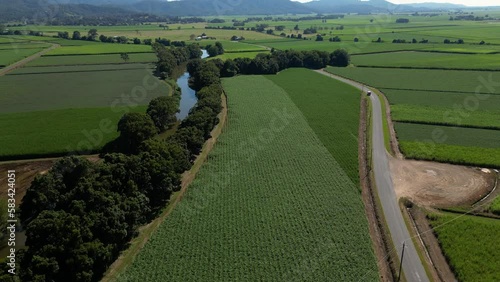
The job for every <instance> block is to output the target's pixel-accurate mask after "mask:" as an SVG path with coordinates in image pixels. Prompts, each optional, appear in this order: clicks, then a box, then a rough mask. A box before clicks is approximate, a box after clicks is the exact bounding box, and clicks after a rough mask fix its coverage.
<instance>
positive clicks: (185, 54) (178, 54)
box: [152, 40, 202, 79]
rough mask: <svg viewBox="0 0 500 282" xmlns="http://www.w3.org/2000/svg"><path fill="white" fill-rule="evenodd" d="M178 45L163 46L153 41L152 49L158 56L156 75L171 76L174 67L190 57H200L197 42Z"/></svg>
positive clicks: (200, 53)
mask: <svg viewBox="0 0 500 282" xmlns="http://www.w3.org/2000/svg"><path fill="white" fill-rule="evenodd" d="M169 45H170V43H169ZM178 45H180V46H179V47H168V48H167V47H165V45H164V44H162V43H160V42H158V40H157V42H155V43H153V44H152V47H153V50H154V51H155V53H156V56H157V57H158V62H157V63H156V75H158V76H160V77H161V78H163V79H165V78H167V77H170V76H172V74H173V72H174V70H175V68H176V67H178V66H180V65H182V64H184V63H186V62H187V61H188V60H190V59H196V58H200V57H201V55H202V52H201V49H200V47H199V45H198V44H191V45H188V46H185V44H178Z"/></svg>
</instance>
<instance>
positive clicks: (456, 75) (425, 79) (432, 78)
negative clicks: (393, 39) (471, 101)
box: [327, 67, 500, 94]
mask: <svg viewBox="0 0 500 282" xmlns="http://www.w3.org/2000/svg"><path fill="white" fill-rule="evenodd" d="M327 71H329V72H331V73H334V74H338V75H341V76H344V77H347V78H350V79H353V80H356V81H361V82H363V83H366V84H368V85H371V86H374V87H377V88H380V89H382V90H384V89H409V90H429V91H433V90H434V91H445V92H461V93H475V91H476V89H477V88H478V87H481V88H480V89H479V90H480V91H479V92H478V93H482V94H490V93H492V94H500V87H492V89H491V90H492V91H491V92H490V90H489V89H488V88H486V86H485V85H484V84H483V81H486V82H488V81H490V82H496V81H500V72H482V71H457V70H419V69H383V68H353V67H351V68H334V67H328V68H327ZM444 78H445V79H444Z"/></svg>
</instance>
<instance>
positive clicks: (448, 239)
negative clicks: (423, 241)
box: [430, 213, 500, 282]
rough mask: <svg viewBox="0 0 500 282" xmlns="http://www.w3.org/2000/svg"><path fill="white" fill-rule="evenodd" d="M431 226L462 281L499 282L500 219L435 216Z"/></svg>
mask: <svg viewBox="0 0 500 282" xmlns="http://www.w3.org/2000/svg"><path fill="white" fill-rule="evenodd" d="M430 218H431V220H430V222H431V225H432V226H433V227H434V231H435V232H436V233H437V236H438V240H439V243H440V245H441V248H442V250H443V252H444V254H445V256H446V258H447V260H448V261H449V263H450V265H451V268H452V270H453V271H454V273H455V274H456V277H457V279H458V280H459V281H464V282H468V281H474V282H483V281H484V282H486V281H488V282H489V281H500V268H499V267H498V262H499V261H500V253H499V252H497V250H496V248H497V247H498V246H500V236H498V234H500V220H498V219H490V218H483V217H476V216H459V215H456V214H450V213H440V214H432V215H431V216H430Z"/></svg>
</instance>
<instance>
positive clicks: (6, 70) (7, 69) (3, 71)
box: [0, 44, 59, 76]
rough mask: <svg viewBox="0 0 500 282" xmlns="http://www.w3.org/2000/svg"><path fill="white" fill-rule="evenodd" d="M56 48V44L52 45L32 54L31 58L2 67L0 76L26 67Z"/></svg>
mask: <svg viewBox="0 0 500 282" xmlns="http://www.w3.org/2000/svg"><path fill="white" fill-rule="evenodd" d="M57 47H59V45H58V44H52V46H50V47H49V48H47V49H45V50H42V51H40V52H38V53H36V54H33V55H31V56H29V57H27V58H24V59H22V60H20V61H17V62H15V63H13V64H10V65H8V66H6V67H4V68H3V69H0V76H2V75H5V74H7V73H9V72H11V71H13V70H15V69H17V68H20V67H22V66H24V65H26V64H27V63H29V62H31V61H33V60H34V59H37V58H39V57H41V56H42V55H44V54H45V53H47V52H49V51H51V50H53V49H55V48H57Z"/></svg>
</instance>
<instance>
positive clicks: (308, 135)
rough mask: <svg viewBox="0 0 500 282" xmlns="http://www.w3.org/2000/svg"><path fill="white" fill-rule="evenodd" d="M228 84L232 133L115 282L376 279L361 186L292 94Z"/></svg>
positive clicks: (243, 79) (266, 83)
mask: <svg viewBox="0 0 500 282" xmlns="http://www.w3.org/2000/svg"><path fill="white" fill-rule="evenodd" d="M223 83H224V87H225V89H226V91H227V93H228V103H229V104H228V107H229V109H230V110H229V116H228V120H227V127H226V129H225V131H224V132H223V134H222V135H221V136H220V137H219V141H218V142H217V145H216V147H215V148H214V149H213V151H212V152H211V153H210V156H209V160H208V161H207V163H205V164H204V166H203V167H202V168H201V171H200V172H199V175H198V176H197V177H196V179H195V180H194V182H193V183H192V185H191V186H190V187H189V189H188V191H187V194H186V195H185V196H184V197H183V199H182V201H181V202H180V204H179V205H178V206H177V207H176V208H175V210H174V211H173V212H172V214H171V215H170V216H169V218H167V219H166V221H165V222H163V223H162V224H161V225H160V227H159V229H158V231H157V232H156V233H155V234H153V236H152V238H151V239H150V240H149V241H148V243H147V244H146V245H145V247H144V248H143V249H142V251H141V252H140V253H139V254H138V256H137V257H136V259H135V261H134V262H133V264H132V265H131V266H130V267H129V268H128V269H127V270H126V272H125V273H123V274H122V275H121V276H120V277H119V279H118V281H137V280H141V281H158V280H161V279H162V278H164V277H169V279H171V280H174V281H200V280H201V281H223V280H224V281H237V280H240V281H325V280H336V281H361V280H364V281H374V280H377V279H378V278H377V277H378V275H377V266H376V264H375V257H374V255H373V251H372V247H371V242H370V238H369V236H368V228H367V222H366V219H365V215H364V212H363V204H362V202H361V199H360V196H359V192H358V190H357V186H356V184H354V183H353V182H352V181H351V180H350V179H349V177H348V175H347V174H346V173H345V172H344V170H343V169H342V168H341V167H340V166H339V165H338V163H337V162H336V161H335V158H334V157H333V156H332V155H331V154H330V152H329V151H328V150H327V149H326V148H325V147H324V146H323V144H322V142H321V141H320V139H319V138H318V137H317V136H316V134H315V132H314V131H313V130H312V129H311V127H309V125H308V123H307V121H306V119H305V118H304V117H303V115H302V113H301V111H300V110H299V109H298V108H297V107H296V106H295V105H294V103H293V102H292V101H291V100H290V98H288V96H287V93H286V92H285V91H284V90H283V89H282V88H280V87H279V86H277V85H276V84H274V83H273V82H272V81H270V80H268V79H266V78H265V77H262V76H240V77H236V78H231V79H227V80H224V81H223ZM324 91H330V89H327V88H325V89H324ZM344 137H345V138H351V137H350V136H345V135H344Z"/></svg>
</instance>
